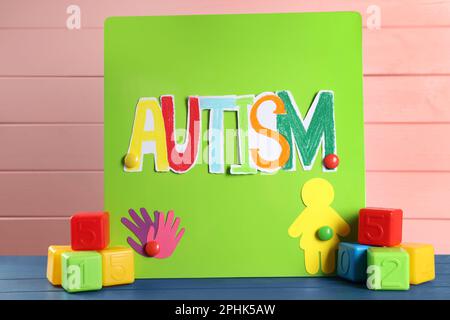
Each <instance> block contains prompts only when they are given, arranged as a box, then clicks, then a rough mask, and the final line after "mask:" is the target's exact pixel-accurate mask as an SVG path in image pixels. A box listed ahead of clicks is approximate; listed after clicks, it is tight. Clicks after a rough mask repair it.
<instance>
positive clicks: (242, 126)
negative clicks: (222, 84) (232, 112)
mask: <svg viewBox="0 0 450 320" xmlns="http://www.w3.org/2000/svg"><path fill="white" fill-rule="evenodd" d="M254 99H255V97H254V96H240V97H238V98H237V100H236V104H237V106H238V107H239V112H238V127H239V129H238V138H239V162H240V164H233V165H231V168H230V173H231V174H255V173H257V170H256V168H254V167H252V166H251V164H250V153H249V144H248V138H249V137H248V134H249V132H248V118H249V116H248V114H249V108H251V106H252V105H253V100H254Z"/></svg>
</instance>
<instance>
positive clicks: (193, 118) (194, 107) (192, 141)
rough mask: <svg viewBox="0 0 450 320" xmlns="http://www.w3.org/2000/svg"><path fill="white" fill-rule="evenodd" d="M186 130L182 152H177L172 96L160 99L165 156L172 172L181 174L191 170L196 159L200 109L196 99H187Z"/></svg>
mask: <svg viewBox="0 0 450 320" xmlns="http://www.w3.org/2000/svg"><path fill="white" fill-rule="evenodd" d="M188 107H189V111H188V112H189V113H188V121H187V122H188V129H187V130H186V135H185V138H184V143H183V145H182V146H181V149H182V150H183V151H182V152H178V151H177V145H176V136H175V130H174V127H175V110H174V102H173V96H162V97H161V109H162V114H163V118H164V126H165V128H166V143H167V154H168V158H169V166H170V169H171V170H172V171H173V172H177V173H183V172H186V171H188V170H189V169H191V168H192V167H193V166H194V164H195V161H196V159H197V154H198V146H199V142H200V139H199V138H200V129H201V123H200V107H199V103H198V97H189V102H188Z"/></svg>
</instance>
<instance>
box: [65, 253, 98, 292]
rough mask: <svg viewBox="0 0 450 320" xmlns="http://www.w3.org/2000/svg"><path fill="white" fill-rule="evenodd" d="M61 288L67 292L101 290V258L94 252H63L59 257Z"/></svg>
mask: <svg viewBox="0 0 450 320" xmlns="http://www.w3.org/2000/svg"><path fill="white" fill-rule="evenodd" d="M61 264H62V265H61V270H62V282H61V283H62V287H63V288H64V289H65V290H66V291H68V292H79V291H92V290H99V289H101V288H102V256H101V255H100V254H99V253H98V252H95V251H75V252H65V253H63V254H62V256H61Z"/></svg>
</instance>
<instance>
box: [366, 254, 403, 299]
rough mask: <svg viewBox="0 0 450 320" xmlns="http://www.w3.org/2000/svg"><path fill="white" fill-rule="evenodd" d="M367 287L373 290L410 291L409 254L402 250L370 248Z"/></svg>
mask: <svg viewBox="0 0 450 320" xmlns="http://www.w3.org/2000/svg"><path fill="white" fill-rule="evenodd" d="M367 287H368V288H369V289H372V290H408V289H409V255H408V253H407V252H406V251H405V250H403V249H402V248H369V249H368V250H367Z"/></svg>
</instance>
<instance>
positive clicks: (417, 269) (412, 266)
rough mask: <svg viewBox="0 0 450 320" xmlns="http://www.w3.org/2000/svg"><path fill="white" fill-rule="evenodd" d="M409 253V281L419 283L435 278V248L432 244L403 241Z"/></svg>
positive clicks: (403, 246)
mask: <svg viewBox="0 0 450 320" xmlns="http://www.w3.org/2000/svg"><path fill="white" fill-rule="evenodd" d="M400 247H401V248H403V249H404V250H406V251H407V252H408V254H409V274H410V275H409V282H410V283H411V284H419V283H423V282H427V281H431V280H434V277H435V274H434V248H433V246H432V245H431V244H423V243H402V244H401V245H400Z"/></svg>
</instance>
